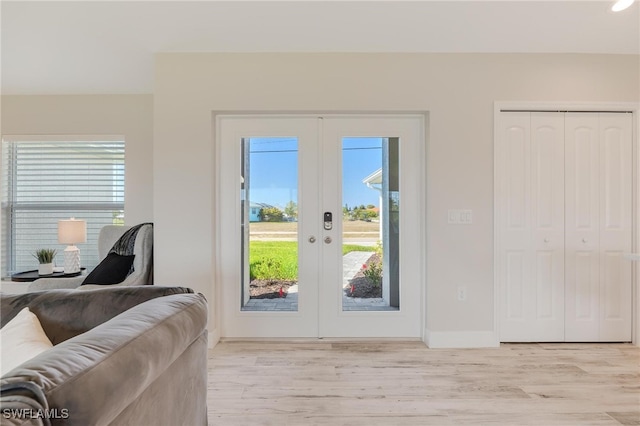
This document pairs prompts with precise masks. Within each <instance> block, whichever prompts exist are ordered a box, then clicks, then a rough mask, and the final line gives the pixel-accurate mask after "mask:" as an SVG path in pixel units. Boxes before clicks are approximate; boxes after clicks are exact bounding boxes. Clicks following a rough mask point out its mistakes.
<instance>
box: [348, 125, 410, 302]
mask: <svg viewBox="0 0 640 426" xmlns="http://www.w3.org/2000/svg"><path fill="white" fill-rule="evenodd" d="M398 174H399V170H398V138H387V137H385V138H382V137H344V138H342V206H343V207H342V213H343V223H342V253H343V258H342V260H343V261H342V288H343V291H344V296H343V298H342V309H343V310H344V311H393V310H398V309H399V308H400V299H399V294H400V280H399V274H398V272H399V271H398V265H399V250H398V237H399V207H400V206H399V187H398V181H399V179H398Z"/></svg>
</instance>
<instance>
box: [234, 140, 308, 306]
mask: <svg viewBox="0 0 640 426" xmlns="http://www.w3.org/2000/svg"><path fill="white" fill-rule="evenodd" d="M241 144H242V154H241V161H242V168H241V169H242V179H241V185H240V192H241V196H240V203H241V208H240V211H241V229H242V230H241V238H242V243H241V251H242V254H241V256H242V264H241V277H242V280H241V292H240V303H241V308H242V310H244V311H297V310H298V139H297V138H295V137H288V138H287V137H262V138H257V137H256V138H243V139H242V140H241Z"/></svg>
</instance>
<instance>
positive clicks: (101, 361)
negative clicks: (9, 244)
mask: <svg viewBox="0 0 640 426" xmlns="http://www.w3.org/2000/svg"><path fill="white" fill-rule="evenodd" d="M25 306H28V307H29V309H30V310H31V311H32V312H33V313H35V314H36V316H37V317H38V318H39V320H40V322H41V324H42V327H43V329H44V331H45V333H46V334H47V336H48V337H49V339H50V340H51V342H52V343H53V345H54V346H53V348H51V349H49V350H48V351H46V352H43V353H41V354H40V355H38V356H36V357H35V358H33V359H31V360H29V361H26V362H24V363H22V364H21V365H20V366H18V367H16V368H14V369H13V370H11V371H10V372H8V373H7V374H5V375H4V376H2V377H1V378H0V387H1V388H0V392H1V395H0V407H1V409H2V415H1V416H0V422H1V424H2V425H5V424H7V425H14V424H15V425H17V424H20V425H47V424H49V421H50V424H51V425H83V426H85V425H135V426H143V425H171V426H176V425H205V424H207V409H206V394H207V330H206V325H207V304H206V301H205V299H204V297H203V296H202V295H200V294H195V293H193V290H191V289H187V288H181V287H157V286H140V287H116V288H114V287H109V288H104V289H98V290H87V291H82V292H79V291H75V290H50V291H42V292H34V293H26V294H19V295H13V294H12V295H8V294H0V316H1V324H2V325H4V324H6V323H7V322H8V321H9V320H11V319H12V318H13V317H14V316H15V315H16V314H17V313H18V312H19V311H20V310H21V309H22V308H24V307H25ZM12 409H29V410H32V411H31V412H32V413H43V412H45V411H47V410H48V411H47V412H49V413H51V414H52V415H51V417H53V418H51V419H47V418H45V417H46V416H32V417H41V418H32V419H18V418H16V417H15V416H12V415H11V413H12V411H10V410H12Z"/></svg>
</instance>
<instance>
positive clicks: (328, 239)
mask: <svg viewBox="0 0 640 426" xmlns="http://www.w3.org/2000/svg"><path fill="white" fill-rule="evenodd" d="M331 241H333V240H332V239H331V237H324V242H325V244H331Z"/></svg>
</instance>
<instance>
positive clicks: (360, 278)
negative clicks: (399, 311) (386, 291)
mask: <svg viewBox="0 0 640 426" xmlns="http://www.w3.org/2000/svg"><path fill="white" fill-rule="evenodd" d="M376 262H380V256H378V255H377V254H373V255H371V257H370V258H369V259H368V260H367V261H366V262H365V263H366V264H367V265H370V264H371V263H376ZM349 284H351V287H347V288H345V289H344V293H345V295H346V296H347V297H357V298H361V299H368V298H372V297H382V285H378V286H376V285H374V284H373V283H372V282H371V281H370V280H369V278H367V277H365V276H364V274H363V273H362V269H360V271H359V272H358V273H357V274H356V275H355V276H354V277H353V279H351V280H350V281H349Z"/></svg>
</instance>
